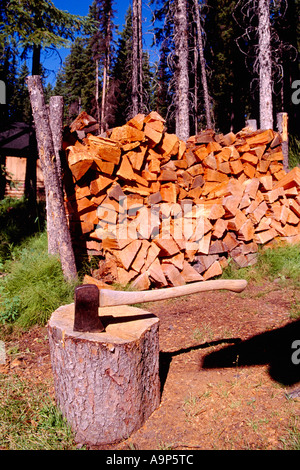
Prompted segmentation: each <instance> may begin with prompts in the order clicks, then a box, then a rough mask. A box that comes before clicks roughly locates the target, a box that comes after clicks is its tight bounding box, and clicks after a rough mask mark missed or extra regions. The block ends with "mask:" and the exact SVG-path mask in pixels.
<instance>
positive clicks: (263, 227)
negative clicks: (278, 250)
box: [255, 217, 272, 233]
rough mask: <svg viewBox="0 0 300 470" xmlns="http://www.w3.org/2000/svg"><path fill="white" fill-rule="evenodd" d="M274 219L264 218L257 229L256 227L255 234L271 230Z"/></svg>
mask: <svg viewBox="0 0 300 470" xmlns="http://www.w3.org/2000/svg"><path fill="white" fill-rule="evenodd" d="M271 222H272V219H270V218H269V217H263V218H262V219H261V221H260V222H259V224H258V225H257V227H255V233H257V232H263V231H264V230H269V228H270V226H271Z"/></svg>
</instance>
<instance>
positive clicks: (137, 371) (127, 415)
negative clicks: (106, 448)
mask: <svg viewBox="0 0 300 470" xmlns="http://www.w3.org/2000/svg"><path fill="white" fill-rule="evenodd" d="M100 312H101V322H102V323H103V325H104V326H105V331H104V332H101V333H98V332H93V333H86V332H84V333H82V332H76V331H73V325H74V304H70V305H66V306H62V307H60V308H59V309H57V310H56V311H55V312H54V313H53V314H52V316H51V318H50V320H49V322H48V336H49V344H50V357H51V363H52V370H53V376H54V386H55V396H56V402H57V405H58V407H59V408H60V410H61V412H62V414H63V416H64V417H65V418H66V419H67V421H68V422H69V424H70V425H71V427H72V429H73V431H74V433H75V439H76V442H78V443H81V444H88V445H103V444H111V443H115V442H119V441H121V440H123V439H126V438H128V437H129V436H130V434H131V433H132V432H134V431H136V430H137V429H139V428H140V427H141V426H142V425H143V423H144V422H145V420H146V419H147V418H148V417H149V416H150V415H151V414H152V413H153V411H154V410H155V409H156V408H157V407H158V406H159V403H160V379H159V336H158V329H159V319H158V318H157V317H156V316H155V315H153V314H151V313H149V312H147V311H145V310H142V309H139V308H136V307H129V306H126V305H125V306H120V307H104V308H101V310H100Z"/></svg>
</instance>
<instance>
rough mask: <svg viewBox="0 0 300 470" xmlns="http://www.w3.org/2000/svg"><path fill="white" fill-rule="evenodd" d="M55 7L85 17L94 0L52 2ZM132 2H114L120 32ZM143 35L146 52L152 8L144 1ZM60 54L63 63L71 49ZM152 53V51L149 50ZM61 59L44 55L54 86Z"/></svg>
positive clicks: (57, 0)
mask: <svg viewBox="0 0 300 470" xmlns="http://www.w3.org/2000/svg"><path fill="white" fill-rule="evenodd" d="M52 1H53V3H54V5H55V6H56V7H57V8H59V9H60V10H65V11H68V12H69V13H72V14H74V15H81V16H85V15H87V14H88V11H89V6H90V5H91V4H92V2H93V0H52ZM130 3H131V2H130V0H125V1H124V0H114V4H113V5H114V10H115V18H114V23H115V24H116V25H118V26H119V30H120V31H122V29H123V25H124V18H125V14H126V11H127V9H128V6H129V4H130ZM142 5H143V35H144V48H145V50H149V47H150V46H149V45H150V43H151V40H152V38H151V34H150V33H149V32H148V28H149V19H150V17H151V11H150V7H149V6H148V1H147V0H143V2H142ZM58 51H59V54H60V56H61V59H62V61H64V59H65V58H66V56H67V55H68V54H69V52H70V51H69V49H62V48H61V49H59V50H58ZM149 52H150V50H149ZM151 57H152V60H155V51H152V54H151ZM61 59H60V58H59V57H58V55H57V54H56V53H51V54H49V53H47V54H46V53H44V55H43V58H42V61H43V65H44V66H45V67H46V69H48V70H53V73H50V75H49V77H48V80H49V81H50V83H51V84H52V85H54V84H55V76H56V73H57V71H58V69H59V67H60V65H61Z"/></svg>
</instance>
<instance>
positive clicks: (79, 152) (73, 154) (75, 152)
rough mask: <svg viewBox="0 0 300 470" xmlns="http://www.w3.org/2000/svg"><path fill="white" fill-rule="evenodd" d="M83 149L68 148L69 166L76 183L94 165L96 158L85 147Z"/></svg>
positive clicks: (76, 147)
mask: <svg viewBox="0 0 300 470" xmlns="http://www.w3.org/2000/svg"><path fill="white" fill-rule="evenodd" d="M81 147H82V148H81ZM81 147H80V148H78V146H75V145H74V146H73V147H69V148H68V156H67V159H68V165H69V167H70V170H71V172H72V175H73V176H74V178H75V180H76V181H79V180H80V179H81V178H82V177H83V176H84V175H85V174H86V172H87V171H88V170H89V169H90V168H91V166H92V165H93V163H94V157H93V156H92V155H90V154H89V153H88V151H87V150H86V149H85V147H84V146H83V145H82V146H81Z"/></svg>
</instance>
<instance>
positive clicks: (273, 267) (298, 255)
mask: <svg viewBox="0 0 300 470" xmlns="http://www.w3.org/2000/svg"><path fill="white" fill-rule="evenodd" d="M223 278H225V279H226V278H227V279H233V278H235V279H246V280H248V281H255V282H262V281H263V280H266V279H269V280H274V279H276V278H277V279H279V280H281V281H282V282H284V281H286V280H291V281H292V282H293V283H294V285H295V287H299V280H300V245H299V244H294V245H281V246H277V247H274V248H267V249H261V250H260V251H259V256H258V260H257V263H256V264H255V265H254V266H249V267H247V268H238V266H237V265H235V263H233V262H232V261H231V262H230V263H229V266H228V267H227V268H226V269H225V270H224V273H223Z"/></svg>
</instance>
